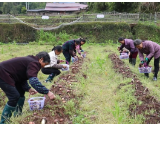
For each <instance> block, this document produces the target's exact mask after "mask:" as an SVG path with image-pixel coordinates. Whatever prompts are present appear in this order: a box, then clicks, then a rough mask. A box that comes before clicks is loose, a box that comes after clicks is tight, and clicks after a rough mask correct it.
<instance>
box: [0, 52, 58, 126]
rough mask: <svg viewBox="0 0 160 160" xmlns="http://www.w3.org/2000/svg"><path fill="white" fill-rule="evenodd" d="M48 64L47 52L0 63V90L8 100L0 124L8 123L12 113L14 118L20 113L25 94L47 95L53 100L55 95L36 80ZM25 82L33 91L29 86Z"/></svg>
mask: <svg viewBox="0 0 160 160" xmlns="http://www.w3.org/2000/svg"><path fill="white" fill-rule="evenodd" d="M49 63H50V57H49V54H48V53H47V52H40V53H38V54H37V55H36V56H33V55H29V56H26V57H17V58H12V59H9V60H6V61H3V62H1V63H0V88H1V89H2V90H3V91H4V92H5V94H6V96H7V98H8V102H7V103H6V105H5V107H4V109H3V112H2V116H1V122H0V124H4V123H5V122H6V121H7V122H8V121H9V119H10V117H11V116H12V113H13V112H14V114H15V116H18V115H20V114H21V113H22V109H23V105H24V101H25V92H29V93H30V94H31V95H34V94H36V93H37V92H39V93H41V94H46V95H48V96H49V98H50V99H55V95H54V94H53V93H52V92H50V91H49V90H48V89H47V88H46V87H45V86H43V85H42V84H41V82H40V81H39V80H38V78H37V74H38V72H39V70H40V69H41V68H43V67H44V66H45V65H48V64H49ZM27 80H29V83H30V85H31V86H32V87H33V88H34V89H32V88H31V87H30V86H29V84H28V82H27Z"/></svg>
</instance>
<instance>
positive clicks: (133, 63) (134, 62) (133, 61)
mask: <svg viewBox="0 0 160 160" xmlns="http://www.w3.org/2000/svg"><path fill="white" fill-rule="evenodd" d="M132 65H133V66H135V65H136V58H132Z"/></svg>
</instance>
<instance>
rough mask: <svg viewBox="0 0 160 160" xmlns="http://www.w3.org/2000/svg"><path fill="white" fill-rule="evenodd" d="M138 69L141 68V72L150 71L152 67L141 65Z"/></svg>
mask: <svg viewBox="0 0 160 160" xmlns="http://www.w3.org/2000/svg"><path fill="white" fill-rule="evenodd" d="M138 69H139V73H150V72H151V71H152V67H141V68H138Z"/></svg>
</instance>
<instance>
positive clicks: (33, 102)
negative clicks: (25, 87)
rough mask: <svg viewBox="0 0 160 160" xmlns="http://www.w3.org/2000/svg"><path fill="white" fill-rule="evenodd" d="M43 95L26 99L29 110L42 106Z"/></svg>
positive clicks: (39, 108) (41, 107)
mask: <svg viewBox="0 0 160 160" xmlns="http://www.w3.org/2000/svg"><path fill="white" fill-rule="evenodd" d="M45 99H46V98H45V97H33V98H30V99H29V100H28V103H29V107H30V110H32V111H33V110H41V109H43V107H44V102H45Z"/></svg>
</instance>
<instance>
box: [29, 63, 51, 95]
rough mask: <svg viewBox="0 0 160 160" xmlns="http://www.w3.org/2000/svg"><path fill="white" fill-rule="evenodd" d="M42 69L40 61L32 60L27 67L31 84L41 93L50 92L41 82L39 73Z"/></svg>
mask: <svg viewBox="0 0 160 160" xmlns="http://www.w3.org/2000/svg"><path fill="white" fill-rule="evenodd" d="M40 69H41V66H40V63H39V62H31V63H30V64H29V65H28V67H27V77H28V79H29V83H30V84H31V86H32V87H33V88H34V89H35V90H36V91H37V92H39V93H42V94H48V92H49V90H48V89H47V88H46V87H45V86H43V85H42V84H41V82H39V80H38V78H37V74H38V72H39V70H40Z"/></svg>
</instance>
